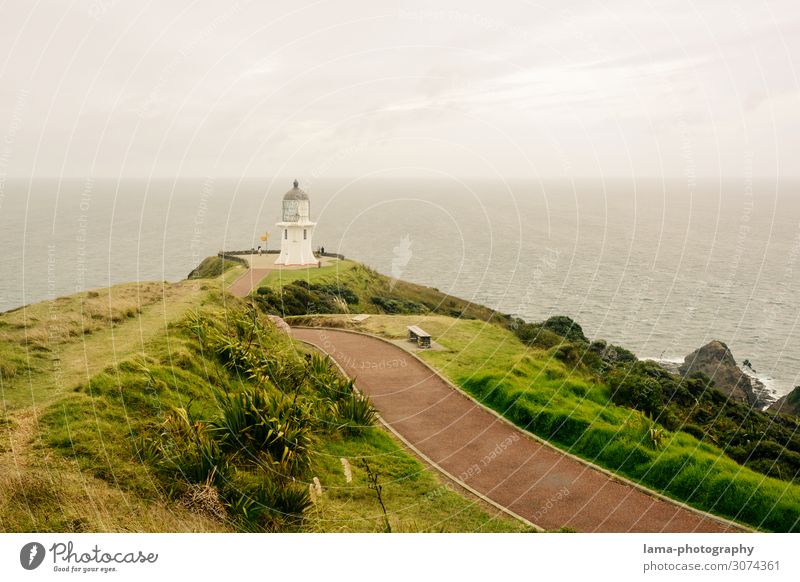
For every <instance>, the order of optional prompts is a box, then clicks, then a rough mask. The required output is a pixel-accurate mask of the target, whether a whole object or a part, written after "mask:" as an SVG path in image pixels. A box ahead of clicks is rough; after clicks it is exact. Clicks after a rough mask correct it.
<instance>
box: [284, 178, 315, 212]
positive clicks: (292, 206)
mask: <svg viewBox="0 0 800 582" xmlns="http://www.w3.org/2000/svg"><path fill="white" fill-rule="evenodd" d="M310 214H311V203H310V202H309V200H308V194H306V193H305V191H303V190H301V189H300V185H299V184H298V183H297V180H295V181H294V188H292V189H291V190H289V191H288V192H287V193H286V194H284V195H283V222H308V221H309V220H310Z"/></svg>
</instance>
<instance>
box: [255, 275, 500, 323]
mask: <svg viewBox="0 0 800 582" xmlns="http://www.w3.org/2000/svg"><path fill="white" fill-rule="evenodd" d="M297 280H304V281H306V282H308V283H311V284H317V283H334V284H337V285H341V286H344V287H347V288H349V289H351V290H352V291H354V292H355V293H356V294H357V295H358V297H359V299H360V302H359V303H358V304H356V305H351V306H350V307H349V309H350V312H351V313H381V310H380V309H379V308H378V307H377V306H375V305H374V304H373V303H371V302H370V301H369V298H370V297H373V296H384V297H402V298H404V299H408V300H411V301H414V302H416V303H421V304H422V305H424V306H426V307H427V308H428V309H430V310H431V311H432V312H435V313H440V314H443V315H452V316H458V317H463V318H466V319H482V320H490V319H491V320H496V321H500V322H502V321H505V320H507V319H508V316H506V315H503V314H501V313H498V312H496V311H494V310H492V309H489V308H488V307H484V306H483V305H479V304H476V303H471V302H469V301H466V300H464V299H461V298H459V297H454V296H452V295H448V294H446V293H442V292H441V291H438V290H437V289H432V288H431V287H425V286H424V285H417V284H416V283H409V282H408V281H402V280H391V279H389V278H388V277H386V276H384V275H381V274H379V273H377V272H376V271H374V270H372V269H370V268H369V267H366V266H364V265H361V264H360V263H356V262H354V261H350V260H344V261H337V263H336V264H334V265H331V266H329V267H323V268H321V269H319V268H309V269H301V270H292V271H273V272H272V273H270V274H269V275H267V276H266V277H265V278H264V280H263V281H261V283H260V286H262V287H270V288H272V289H278V288H280V287H281V286H282V285H287V284H289V283H291V282H292V281H297Z"/></svg>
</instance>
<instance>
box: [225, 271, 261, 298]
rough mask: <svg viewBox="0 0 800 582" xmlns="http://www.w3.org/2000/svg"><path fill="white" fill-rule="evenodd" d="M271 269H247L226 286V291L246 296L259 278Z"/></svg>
mask: <svg viewBox="0 0 800 582" xmlns="http://www.w3.org/2000/svg"><path fill="white" fill-rule="evenodd" d="M271 270H272V269H247V270H246V271H245V272H244V273H243V274H242V276H241V277H239V278H238V279H236V281H234V282H233V284H232V285H231V286H230V287H228V292H229V293H231V294H232V295H236V297H246V296H247V295H249V294H250V291H252V290H253V289H254V288H255V286H256V285H258V284H259V283H260V282H261V279H263V278H264V277H266V276H267V274H268V273H269V272H270V271H271Z"/></svg>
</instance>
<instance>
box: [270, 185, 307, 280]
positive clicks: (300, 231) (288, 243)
mask: <svg viewBox="0 0 800 582" xmlns="http://www.w3.org/2000/svg"><path fill="white" fill-rule="evenodd" d="M316 225H317V223H316V222H311V205H310V203H309V201H308V194H306V193H305V191H303V190H301V189H300V185H299V184H298V183H297V180H295V181H294V187H293V188H292V189H291V190H289V191H288V192H287V193H286V194H284V195H283V209H282V215H281V221H280V222H278V223H276V226H277V227H278V229H279V230H278V232H279V233H280V237H281V254H280V255H278V258H277V259H276V260H275V264H276V265H285V266H289V265H292V266H294V265H316V264H317V259H316V257H314V253H313V252H312V250H311V235H312V233H313V232H314V227H315V226H316Z"/></svg>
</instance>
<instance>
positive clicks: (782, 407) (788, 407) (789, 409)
mask: <svg viewBox="0 0 800 582" xmlns="http://www.w3.org/2000/svg"><path fill="white" fill-rule="evenodd" d="M767 410H770V411H772V412H781V413H783V414H794V415H795V416H800V386H795V387H794V390H792V391H791V392H789V393H788V394H784V395H783V396H781V397H780V398H779V399H778V400H776V401H775V402H773V403H772V405H770V407H769V408H768V409H767Z"/></svg>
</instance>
